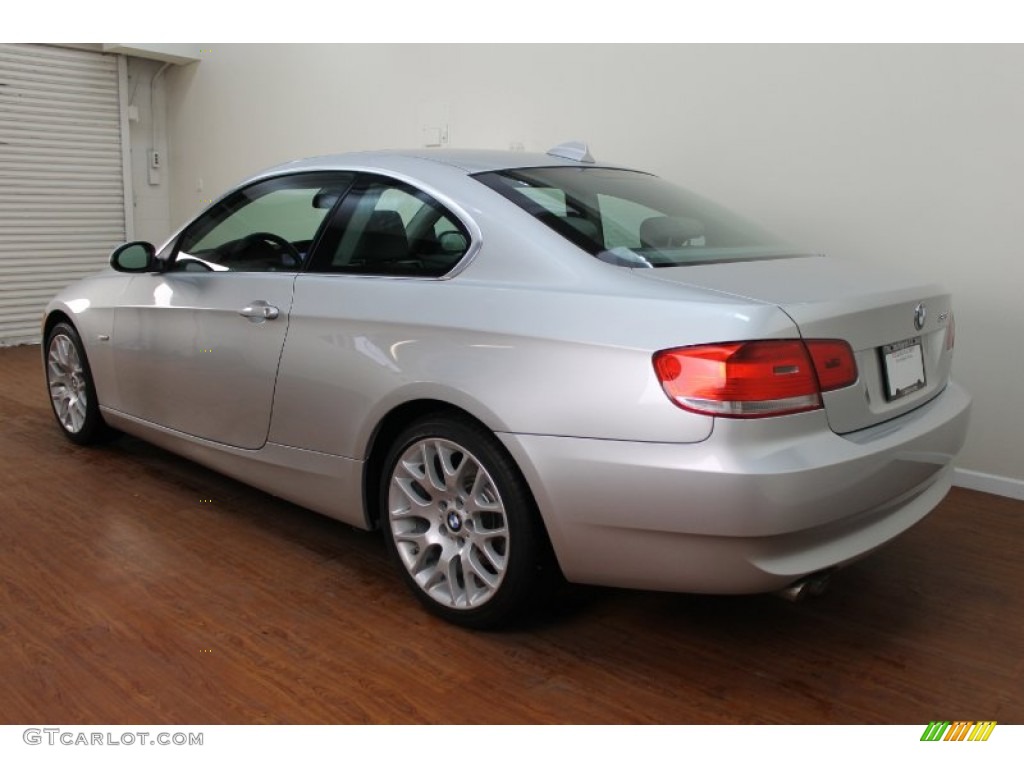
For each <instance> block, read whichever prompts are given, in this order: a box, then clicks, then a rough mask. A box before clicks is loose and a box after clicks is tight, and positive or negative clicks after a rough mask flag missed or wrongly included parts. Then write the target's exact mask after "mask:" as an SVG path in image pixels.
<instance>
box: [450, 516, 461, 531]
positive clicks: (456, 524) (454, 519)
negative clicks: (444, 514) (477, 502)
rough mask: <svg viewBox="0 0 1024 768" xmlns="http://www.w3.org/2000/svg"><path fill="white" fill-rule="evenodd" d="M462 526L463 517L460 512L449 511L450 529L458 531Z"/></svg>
mask: <svg viewBox="0 0 1024 768" xmlns="http://www.w3.org/2000/svg"><path fill="white" fill-rule="evenodd" d="M461 527H462V518H461V517H459V513H458V512H449V513H448V529H449V530H451V531H455V532H457V531H458V530H459V529H460V528H461Z"/></svg>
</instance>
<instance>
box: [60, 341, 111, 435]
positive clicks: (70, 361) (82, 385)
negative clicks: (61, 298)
mask: <svg viewBox="0 0 1024 768" xmlns="http://www.w3.org/2000/svg"><path fill="white" fill-rule="evenodd" d="M46 386H47V388H48V389H49V392H50V405H51V406H52V407H53V414H54V416H56V417H57V424H58V425H59V426H60V428H61V431H62V432H63V433H64V435H65V437H67V438H68V439H69V440H71V441H72V442H75V443H78V444H79V445H87V444H89V443H95V442H98V441H100V440H103V439H104V438H107V437H109V436H110V435H111V434H112V431H111V429H110V428H109V427H108V426H107V425H106V424H105V423H104V421H103V416H102V415H101V414H100V407H99V403H98V402H97V400H96V387H95V386H94V385H93V381H92V371H91V370H90V369H89V361H88V360H87V359H86V357H85V348H84V347H83V346H82V340H81V338H80V337H79V336H78V332H77V331H76V330H75V329H74V328H73V327H72V326H71V325H70V324H69V323H57V324H56V325H55V326H53V328H52V329H51V330H50V332H49V334H48V335H47V337H46Z"/></svg>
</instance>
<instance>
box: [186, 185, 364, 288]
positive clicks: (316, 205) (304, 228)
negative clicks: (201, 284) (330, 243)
mask: <svg viewBox="0 0 1024 768" xmlns="http://www.w3.org/2000/svg"><path fill="white" fill-rule="evenodd" d="M352 178H353V175H352V174H346V173H329V174H325V173H316V174H302V175H298V176H287V177H277V178H274V179H268V180H267V181H262V182H258V183H256V184H254V185H252V186H250V187H246V188H245V189H242V190H239V191H238V192H236V193H235V194H233V195H231V196H230V197H228V198H226V199H225V200H223V201H221V202H220V203H218V204H217V205H216V206H214V207H213V208H211V209H210V210H209V211H207V212H206V213H205V214H203V215H202V216H201V217H200V218H199V219H197V220H196V221H195V223H193V224H192V226H190V227H189V228H188V229H187V230H186V231H185V232H184V233H183V234H182V236H181V238H180V239H179V241H178V244H177V248H176V252H175V258H174V262H173V265H172V267H171V271H175V272H295V271H297V270H298V269H300V268H301V267H302V266H303V264H304V263H305V261H306V259H307V258H308V257H309V254H310V249H311V248H312V246H313V243H314V242H315V241H316V235H317V232H318V231H319V229H320V227H321V225H322V224H323V222H324V219H325V218H326V217H327V214H328V212H329V211H330V210H331V208H333V207H334V205H335V204H336V203H337V202H338V200H339V199H340V198H341V197H342V195H343V194H344V193H345V191H346V190H347V189H348V187H349V185H350V184H351V182H352Z"/></svg>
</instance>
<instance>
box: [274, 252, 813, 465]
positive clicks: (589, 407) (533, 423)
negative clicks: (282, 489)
mask: <svg viewBox="0 0 1024 768" xmlns="http://www.w3.org/2000/svg"><path fill="white" fill-rule="evenodd" d="M792 333H793V329H792V323H791V321H790V320H789V319H788V318H787V317H786V316H785V315H784V314H783V313H781V312H780V311H779V310H777V309H776V308H774V307H768V306H750V307H745V308H744V309H743V311H742V312H741V311H739V310H738V309H737V307H736V306H735V305H720V304H715V303H708V302H700V303H697V304H696V305H691V304H689V303H687V302H684V301H678V300H667V299H664V298H662V299H657V298H651V297H642V296H616V295H609V294H603V293H592V292H585V291H580V290H575V291H574V290H561V291H555V290H542V289H541V290H539V289H537V288H535V287H533V286H526V285H519V286H511V285H496V284H494V283H491V282H483V281H473V280H472V279H470V278H469V275H468V272H467V274H466V276H465V278H463V277H460V278H456V279H454V280H451V281H416V280H393V279H385V278H361V277H354V276H344V275H320V276H317V275H309V276H300V277H299V278H298V280H297V281H296V285H295V301H294V304H293V310H292V317H291V320H290V327H289V331H288V338H287V341H286V343H285V348H284V352H283V355H282V360H281V366H280V373H279V376H278V383H277V392H276V394H275V401H274V414H273V424H272V427H271V435H270V440H271V441H272V442H275V443H281V444H284V445H292V446H297V447H302V448H308V449H311V450H317V451H323V452H326V453H332V454H336V455H341V456H347V457H354V458H362V457H363V456H365V451H366V447H367V445H368V443H369V440H370V435H371V434H372V432H373V430H374V428H375V427H376V425H377V423H378V422H379V421H380V419H381V418H383V416H384V415H385V414H386V413H387V412H388V411H390V410H391V409H392V408H394V407H396V406H398V405H401V404H402V403H403V402H408V401H410V400H414V399H418V398H430V399H438V400H442V401H445V402H449V403H451V404H453V405H455V406H458V407H460V408H462V409H463V410H466V411H468V412H469V413H471V414H472V415H474V416H475V417H476V418H478V419H479V420H481V421H482V422H483V423H485V424H486V425H487V426H488V427H489V428H491V429H492V430H494V431H496V432H521V433H530V434H544V435H566V436H575V437H590V438H598V439H619V440H637V441H648V440H650V441H660V442H678V443H694V442H699V441H701V440H704V439H706V438H707V436H708V435H709V434H710V432H711V427H712V419H710V418H709V417H705V416H700V415H696V414H693V413H689V412H687V411H683V410H682V409H680V408H678V407H676V406H675V405H673V404H672V403H671V402H670V401H669V400H668V398H667V397H666V396H665V394H664V392H663V391H662V389H661V385H660V384H659V382H658V380H657V378H656V377H655V375H654V369H653V366H652V363H651V354H652V353H653V352H654V351H655V350H657V349H660V348H664V347H670V346H679V345H685V344H691V343H697V342H699V341H702V340H708V339H714V338H745V337H748V336H750V335H758V336H768V337H771V336H786V335H792Z"/></svg>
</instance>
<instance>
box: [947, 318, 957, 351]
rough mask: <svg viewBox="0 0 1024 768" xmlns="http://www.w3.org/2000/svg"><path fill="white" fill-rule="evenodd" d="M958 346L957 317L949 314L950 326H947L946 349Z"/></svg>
mask: <svg viewBox="0 0 1024 768" xmlns="http://www.w3.org/2000/svg"><path fill="white" fill-rule="evenodd" d="M954 344H956V315H954V314H953V313H952V312H950V313H949V325H947V326H946V349H952V348H953V345H954Z"/></svg>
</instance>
